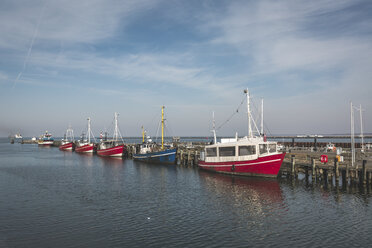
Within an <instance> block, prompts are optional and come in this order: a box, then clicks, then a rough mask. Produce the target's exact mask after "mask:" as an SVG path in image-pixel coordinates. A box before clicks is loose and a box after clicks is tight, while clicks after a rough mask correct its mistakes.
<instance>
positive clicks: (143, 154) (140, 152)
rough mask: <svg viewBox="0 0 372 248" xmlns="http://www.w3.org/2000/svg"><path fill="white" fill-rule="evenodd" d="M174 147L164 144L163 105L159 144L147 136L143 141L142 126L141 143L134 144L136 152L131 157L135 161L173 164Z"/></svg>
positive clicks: (174, 156) (143, 132) (174, 157)
mask: <svg viewBox="0 0 372 248" xmlns="http://www.w3.org/2000/svg"><path fill="white" fill-rule="evenodd" d="M176 152H177V149H176V148H172V147H170V146H165V145H164V106H162V108H161V146H159V145H157V144H156V143H153V142H152V140H150V139H149V138H147V140H146V141H145V131H144V129H143V127H142V144H140V145H137V146H136V152H135V154H133V159H134V160H137V161H144V162H152V163H162V164H175V162H176Z"/></svg>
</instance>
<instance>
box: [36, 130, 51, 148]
mask: <svg viewBox="0 0 372 248" xmlns="http://www.w3.org/2000/svg"><path fill="white" fill-rule="evenodd" d="M53 143H54V139H53V138H52V134H50V133H48V131H45V133H44V134H43V135H41V136H40V138H39V140H38V142H37V144H38V145H40V146H51V145H53Z"/></svg>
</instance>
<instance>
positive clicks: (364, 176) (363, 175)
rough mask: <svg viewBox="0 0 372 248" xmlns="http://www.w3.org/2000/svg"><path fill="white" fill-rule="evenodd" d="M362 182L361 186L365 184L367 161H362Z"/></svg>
mask: <svg viewBox="0 0 372 248" xmlns="http://www.w3.org/2000/svg"><path fill="white" fill-rule="evenodd" d="M362 169H363V171H362V178H363V179H362V180H363V185H366V184H367V160H363V167H362Z"/></svg>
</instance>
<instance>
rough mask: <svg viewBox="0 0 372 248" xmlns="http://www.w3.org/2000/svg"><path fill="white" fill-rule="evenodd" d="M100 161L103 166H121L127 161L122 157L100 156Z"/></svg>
mask: <svg viewBox="0 0 372 248" xmlns="http://www.w3.org/2000/svg"><path fill="white" fill-rule="evenodd" d="M98 158H99V160H100V161H101V162H102V164H103V165H109V166H121V165H123V162H124V160H125V159H123V158H122V157H101V156H98Z"/></svg>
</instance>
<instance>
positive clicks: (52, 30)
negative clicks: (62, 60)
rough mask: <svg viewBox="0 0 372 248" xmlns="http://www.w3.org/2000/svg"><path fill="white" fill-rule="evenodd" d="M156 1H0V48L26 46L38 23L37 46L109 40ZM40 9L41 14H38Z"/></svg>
mask: <svg viewBox="0 0 372 248" xmlns="http://www.w3.org/2000/svg"><path fill="white" fill-rule="evenodd" d="M157 3H158V1H156V0H155V1H148V0H127V1H115V0H89V1H72V0H68V1H42V0H40V1H38V0H36V1H32V2H30V1H17V2H13V1H2V3H1V4H0V6H1V8H0V9H1V10H0V31H1V33H2V35H1V38H0V48H13V49H19V48H22V47H23V48H24V47H25V46H26V47H27V46H28V44H29V41H30V39H31V37H32V34H33V31H34V30H35V27H36V26H37V25H38V19H39V17H40V16H41V15H42V18H41V20H40V27H39V32H38V36H37V40H38V43H39V45H40V43H42V44H43V45H49V46H52V45H53V44H50V43H51V42H56V43H59V42H65V43H67V44H76V43H93V42H98V41H102V40H105V39H107V38H109V37H112V36H114V35H115V34H116V32H118V31H120V30H119V25H120V28H123V27H125V24H126V23H128V22H129V19H131V18H132V17H133V16H135V15H136V13H138V12H141V11H145V10H148V9H150V8H151V7H152V6H154V5H156V4H157ZM43 6H44V7H45V12H44V13H43V14H42V10H43Z"/></svg>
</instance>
